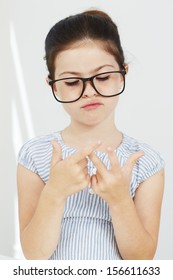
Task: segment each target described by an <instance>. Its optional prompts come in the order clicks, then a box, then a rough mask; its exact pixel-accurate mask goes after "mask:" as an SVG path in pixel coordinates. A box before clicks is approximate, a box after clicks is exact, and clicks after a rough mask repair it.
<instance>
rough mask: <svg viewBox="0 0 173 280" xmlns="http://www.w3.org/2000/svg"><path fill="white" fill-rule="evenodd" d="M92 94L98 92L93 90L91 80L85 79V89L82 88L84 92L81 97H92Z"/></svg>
mask: <svg viewBox="0 0 173 280" xmlns="http://www.w3.org/2000/svg"><path fill="white" fill-rule="evenodd" d="M94 95H98V94H97V92H96V91H95V89H94V87H93V85H92V83H91V81H86V82H85V89H84V92H83V97H92V96H94Z"/></svg>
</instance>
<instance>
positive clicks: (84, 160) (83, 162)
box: [78, 158, 88, 168]
mask: <svg viewBox="0 0 173 280" xmlns="http://www.w3.org/2000/svg"><path fill="white" fill-rule="evenodd" d="M78 165H79V166H80V167H81V168H85V167H87V165H88V159H87V158H84V159H82V160H81V161H79V163H78Z"/></svg>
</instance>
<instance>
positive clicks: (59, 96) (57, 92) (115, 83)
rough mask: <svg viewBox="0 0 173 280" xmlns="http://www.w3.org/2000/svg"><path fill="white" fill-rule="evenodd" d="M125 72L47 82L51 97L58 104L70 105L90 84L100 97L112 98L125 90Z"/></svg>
mask: <svg viewBox="0 0 173 280" xmlns="http://www.w3.org/2000/svg"><path fill="white" fill-rule="evenodd" d="M125 74H126V70H125V69H123V70H120V71H109V72H103V73H99V74H97V75H94V76H92V77H89V78H80V77H69V78H62V79H57V80H51V81H49V85H50V86H51V88H52V92H53V95H54V97H55V99H56V100H57V101H58V102H61V103H71V102H75V101H77V100H79V99H80V98H81V97H82V95H83V93H84V91H85V88H86V82H88V81H89V82H90V84H91V85H92V87H93V88H94V90H95V91H96V92H97V93H98V94H99V95H101V96H104V97H113V96H117V95H119V94H121V93H122V92H123V91H124V89H125Z"/></svg>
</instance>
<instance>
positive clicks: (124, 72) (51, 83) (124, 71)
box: [49, 69, 126, 103]
mask: <svg viewBox="0 0 173 280" xmlns="http://www.w3.org/2000/svg"><path fill="white" fill-rule="evenodd" d="M110 73H120V74H122V76H123V82H124V84H123V88H122V90H121V91H120V92H119V93H116V94H112V95H109V96H108V95H103V94H101V93H100V92H98V90H97V89H96V87H95V85H94V82H93V80H94V78H95V77H97V76H101V75H103V74H110ZM125 75H126V70H125V69H123V70H119V71H108V72H103V73H99V74H96V75H94V76H91V77H88V78H81V77H67V78H62V79H57V80H51V81H49V85H50V86H51V89H52V92H53V96H54V98H55V99H56V100H57V101H58V102H60V103H72V102H76V101H77V100H79V99H80V98H81V97H82V95H83V93H84V91H85V88H86V85H85V83H86V82H87V81H90V82H91V85H92V87H93V88H94V90H95V91H96V92H97V93H98V94H99V95H101V96H103V97H114V96H117V95H120V94H121V93H122V92H123V91H124V89H125ZM69 79H78V80H81V81H82V82H83V89H82V92H81V94H80V96H79V97H78V98H77V99H75V100H72V101H61V100H59V99H58V98H57V97H56V95H55V93H54V90H53V85H54V83H55V82H58V81H62V80H69Z"/></svg>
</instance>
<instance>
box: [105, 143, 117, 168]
mask: <svg viewBox="0 0 173 280" xmlns="http://www.w3.org/2000/svg"><path fill="white" fill-rule="evenodd" d="M107 153H108V157H109V160H110V170H113V171H116V170H117V169H119V168H120V164H119V161H118V157H117V155H116V153H115V152H114V150H112V148H111V147H108V148H107Z"/></svg>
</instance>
